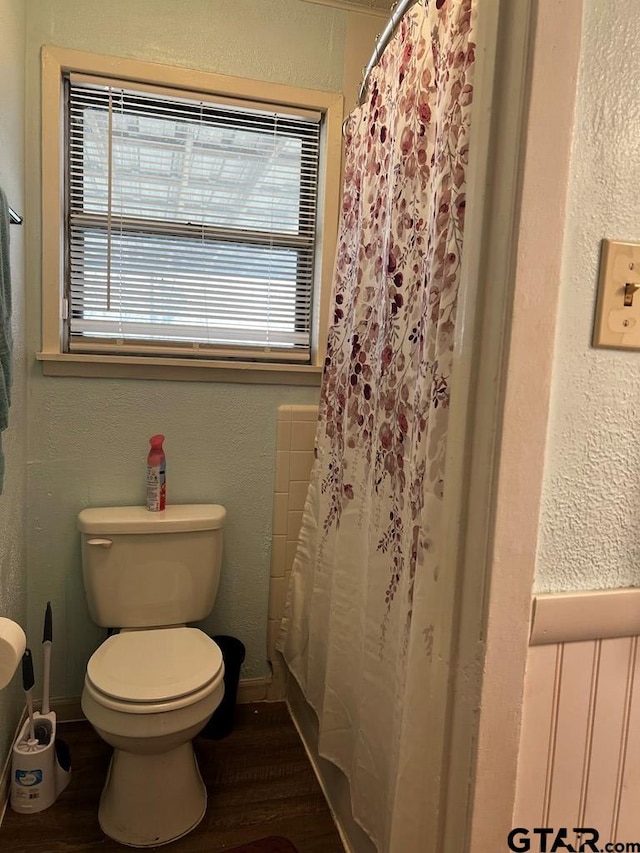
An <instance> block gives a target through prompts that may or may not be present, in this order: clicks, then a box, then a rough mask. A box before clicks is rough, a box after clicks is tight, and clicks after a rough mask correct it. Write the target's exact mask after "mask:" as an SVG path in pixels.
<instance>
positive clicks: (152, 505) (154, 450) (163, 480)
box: [147, 435, 167, 512]
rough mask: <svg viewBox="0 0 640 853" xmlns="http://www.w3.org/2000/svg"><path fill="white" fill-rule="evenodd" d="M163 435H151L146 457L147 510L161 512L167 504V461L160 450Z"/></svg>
mask: <svg viewBox="0 0 640 853" xmlns="http://www.w3.org/2000/svg"><path fill="white" fill-rule="evenodd" d="M163 441H164V436H163V435H152V436H151V438H150V439H149V443H150V445H151V450H150V451H149V455H148V456H147V509H148V510H149V511H150V512H162V510H163V509H164V508H165V505H166V502H167V460H166V457H165V455H164V450H163V448H162V442H163Z"/></svg>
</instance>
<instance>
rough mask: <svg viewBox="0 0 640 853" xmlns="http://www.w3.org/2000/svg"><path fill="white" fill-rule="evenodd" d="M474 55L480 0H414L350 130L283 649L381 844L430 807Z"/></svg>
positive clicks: (421, 832)
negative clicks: (438, 606) (426, 797)
mask: <svg viewBox="0 0 640 853" xmlns="http://www.w3.org/2000/svg"><path fill="white" fill-rule="evenodd" d="M473 63H474V43H473V35H472V0H419V2H418V3H417V4H416V5H415V6H413V7H412V8H411V9H410V11H409V12H407V14H406V15H405V17H404V18H403V20H402V22H401V24H400V27H399V29H398V31H397V32H396V34H395V36H394V38H393V40H392V42H391V43H390V45H389V46H388V47H387V49H386V50H385V52H384V54H383V56H382V59H381V61H380V63H379V64H378V66H377V67H376V69H375V70H374V72H373V74H372V76H371V78H370V82H369V88H368V94H367V98H366V101H365V103H364V104H363V106H361V107H358V108H357V109H356V110H355V111H354V112H353V113H352V115H351V116H350V118H349V120H348V123H347V126H346V169H345V189H344V198H343V204H342V221H341V228H340V235H339V244H338V245H339V247H338V256H337V261H336V270H335V277H334V292H333V311H334V315H333V323H332V326H331V328H330V331H329V340H328V352H327V358H326V362H325V370H324V377H323V384H322V390H321V401H320V414H319V423H318V430H317V435H316V448H315V453H316V460H315V465H314V468H313V471H312V475H311V483H310V486H309V492H308V495H307V502H306V507H305V512H304V516H303V522H302V530H301V533H300V539H299V546H298V552H297V555H296V559H295V562H294V566H293V569H292V576H291V585H290V589H289V594H288V600H287V607H286V610H285V618H284V620H283V625H282V630H281V635H280V638H279V648H280V649H281V651H282V653H283V655H284V657H285V659H286V661H287V663H288V666H289V668H290V670H291V671H292V673H293V674H294V675H295V677H296V679H297V680H298V682H299V684H300V686H301V688H302V690H303V692H304V694H305V696H306V698H307V700H308V701H309V702H310V704H311V705H312V706H313V707H314V709H315V710H316V712H317V714H318V718H319V722H320V742H319V749H320V753H321V755H323V756H325V757H326V758H328V759H330V760H331V761H333V762H334V763H335V764H337V765H338V766H339V767H340V768H341V769H342V770H343V771H344V773H345V774H346V776H347V777H348V779H349V781H350V787H351V800H352V806H353V811H354V817H355V819H356V820H357V821H358V822H359V823H360V824H361V825H362V827H363V828H364V829H365V830H366V831H367V833H368V834H369V835H370V836H371V838H372V839H373V840H374V842H375V844H376V846H377V848H378V850H379V851H381V853H414V851H416V853H418V851H422V850H424V849H425V846H424V844H422V843H421V839H426V837H427V835H428V834H429V832H430V826H431V824H433V822H434V819H435V816H434V815H430V814H428V813H426V810H425V809H424V803H423V802H422V801H421V798H420V794H421V791H422V792H423V791H424V783H423V782H422V781H421V779H422V775H421V774H422V773H423V772H425V768H426V766H427V759H426V754H427V751H428V747H429V743H428V739H429V696H428V692H429V690H428V687H427V676H426V674H427V672H428V670H429V666H430V661H431V655H432V650H433V644H434V632H436V631H437V630H438V623H437V619H434V617H433V612H432V611H433V608H432V607H431V606H430V601H431V600H432V599H433V597H434V590H435V587H437V584H438V577H439V572H440V571H441V564H440V556H439V555H440V551H441V544H442V543H441V538H442V533H441V507H442V497H443V490H444V488H445V487H446V479H445V470H444V463H445V451H446V444H447V422H448V412H449V394H450V377H451V367H452V356H453V345H454V329H455V315H456V297H457V291H458V282H459V275H460V260H461V250H462V233H463V223H464V210H465V170H466V165H467V155H468V137H469V117H470V105H471V97H472V85H471V72H472V69H473Z"/></svg>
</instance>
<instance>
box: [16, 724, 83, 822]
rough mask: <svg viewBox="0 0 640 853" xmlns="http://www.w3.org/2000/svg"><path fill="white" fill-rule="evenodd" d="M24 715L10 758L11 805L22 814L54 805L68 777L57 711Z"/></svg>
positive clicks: (67, 757) (69, 773) (67, 761)
mask: <svg viewBox="0 0 640 853" xmlns="http://www.w3.org/2000/svg"><path fill="white" fill-rule="evenodd" d="M30 733H31V720H29V719H27V720H26V721H25V724H24V725H23V726H22V728H21V729H20V733H19V735H18V737H17V739H16V742H15V744H14V746H13V753H12V762H11V794H10V802H11V808H12V809H13V810H14V811H16V812H20V813H22V814H31V813H35V812H41V811H44V809H47V808H49V806H51V805H53V803H55V801H56V800H57V798H58V797H59V796H60V794H61V793H62V791H64V789H65V788H66V787H67V785H68V784H69V781H70V779H71V761H70V757H69V749H68V747H67V745H66V744H65V743H64V741H61V740H59V739H56V715H55V712H53V711H52V712H51V713H49V714H38V713H37V712H36V713H35V714H34V715H33V733H34V734H35V737H34V738H32V737H30Z"/></svg>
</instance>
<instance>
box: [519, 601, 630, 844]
mask: <svg viewBox="0 0 640 853" xmlns="http://www.w3.org/2000/svg"><path fill="white" fill-rule="evenodd" d="M639 635H640V590H637V589H617V590H605V591H595V592H572V593H558V594H549V595H539V596H536V597H535V599H534V610H533V624H532V631H531V639H530V647H529V653H528V659H527V670H526V677H525V689H524V711H523V719H522V732H521V740H520V756H519V762H518V785H517V793H516V804H515V808H514V819H513V825H514V827H527V828H532V827H536V826H538V827H556V828H558V827H569V828H572V827H593V828H594V829H596V830H597V831H598V832H599V834H600V841H601V842H602V844H600V847H601V849H603V845H604V843H606V842H608V841H611V842H618V841H622V842H626V841H636V842H639V841H640V808H639V804H640V761H639V760H638V756H639V755H640V655H639V654H638V637H639ZM569 840H571V839H569ZM576 849H578V847H577V846H576Z"/></svg>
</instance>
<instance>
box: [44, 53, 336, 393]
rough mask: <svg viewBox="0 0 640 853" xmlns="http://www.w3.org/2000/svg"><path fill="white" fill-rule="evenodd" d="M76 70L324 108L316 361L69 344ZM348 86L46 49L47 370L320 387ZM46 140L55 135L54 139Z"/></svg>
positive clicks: (46, 372) (314, 340)
mask: <svg viewBox="0 0 640 853" xmlns="http://www.w3.org/2000/svg"><path fill="white" fill-rule="evenodd" d="M67 72H72V73H73V72H76V73H80V74H87V75H96V76H104V77H112V78H117V79H119V80H124V81H130V82H131V84H132V85H135V84H136V83H139V84H145V83H147V84H151V85H155V86H165V87H170V88H173V89H183V90H185V91H188V92H193V93H198V92H201V93H203V94H206V95H209V96H214V97H215V96H222V97H226V98H241V99H243V100H252V101H256V102H260V103H273V104H277V105H280V106H282V107H292V108H298V109H312V110H317V111H319V112H321V113H322V114H323V122H322V133H321V141H320V144H321V152H322V153H321V162H320V174H319V181H318V219H317V242H316V252H315V286H314V302H313V317H314V325H313V328H312V333H311V363H310V364H296V363H269V362H254V361H246V362H245V361H226V360H222V359H214V358H197V357H195V358H194V357H193V356H191V355H190V356H188V357H172V356H156V355H152V356H136V355H115V354H108V355H107V354H105V355H99V354H96V355H93V354H85V353H68V352H64V347H63V334H64V320H63V310H64V295H65V294H64V289H65V282H64V278H65V276H64V268H65V251H66V246H65V243H66V241H65V229H64V223H65V218H66V211H65V210H64V197H65V192H64V180H65V168H64V162H63V157H64V150H65V140H64V136H65V134H64V104H63V96H64V94H63V84H62V76H63V74H64V73H67ZM343 112H344V98H343V96H342V94H341V93H334V92H322V91H318V90H314V89H302V88H296V87H292V86H286V85H281V84H276V83H269V82H264V81H257V80H250V79H246V78H240V77H229V76H225V75H219V74H214V73H211V72H205V71H199V70H195V69H188V68H178V67H175V66H167V65H160V64H158V63H152V62H146V61H141V60H133V59H123V58H119V57H111V56H102V55H98V54H93V53H88V52H85V51H77V50H70V49H65V48H58V47H52V46H44V47H43V48H42V140H43V144H42V222H43V227H42V349H41V351H40V352H39V353H38V354H37V358H38V360H39V361H40V362H41V363H42V370H43V374H44V375H54V376H68V375H70V376H94V377H103V376H104V377H116V378H117V377H120V378H143V379H186V380H189V381H193V380H196V381H224V382H259V383H270V384H274V383H275V384H304V385H317V384H318V383H319V381H320V375H321V372H322V366H323V363H324V358H325V354H326V330H327V323H328V312H329V296H330V290H331V278H332V272H333V262H334V257H335V249H336V240H337V229H338V214H339V193H340V170H341V160H342V119H343ZM45 140H46V142H45Z"/></svg>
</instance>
